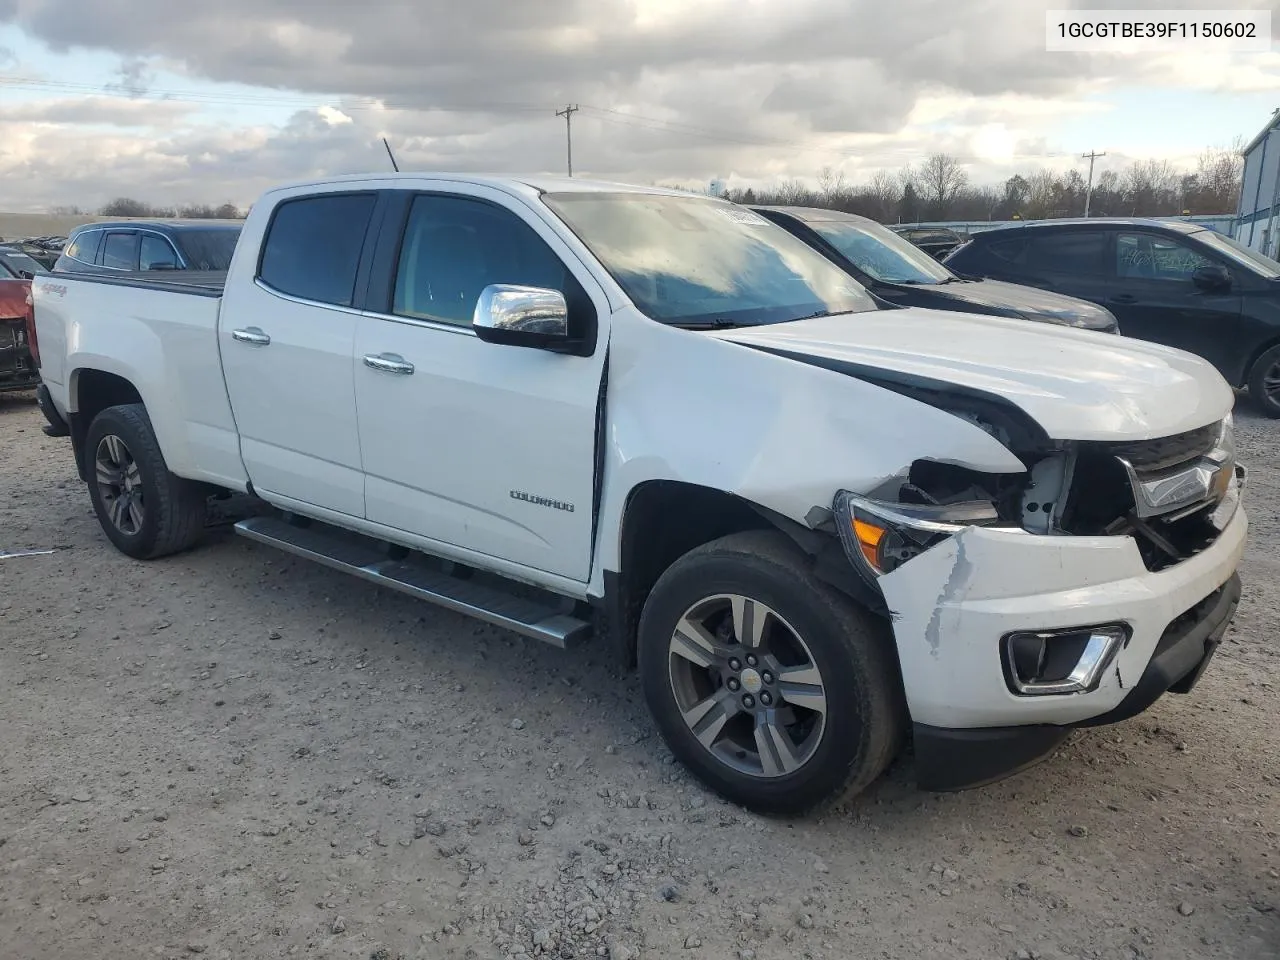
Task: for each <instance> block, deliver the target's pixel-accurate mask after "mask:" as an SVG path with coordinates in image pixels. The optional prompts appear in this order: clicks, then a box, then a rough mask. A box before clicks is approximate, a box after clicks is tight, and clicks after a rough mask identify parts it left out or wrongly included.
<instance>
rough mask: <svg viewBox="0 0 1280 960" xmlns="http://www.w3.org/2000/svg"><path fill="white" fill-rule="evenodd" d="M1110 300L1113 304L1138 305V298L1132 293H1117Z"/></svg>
mask: <svg viewBox="0 0 1280 960" xmlns="http://www.w3.org/2000/svg"><path fill="white" fill-rule="evenodd" d="M1110 299H1111V302H1112V303H1137V302H1138V298H1137V297H1135V296H1134V295H1133V294H1132V293H1117V294H1116V295H1115V296H1114V297H1111V298H1110Z"/></svg>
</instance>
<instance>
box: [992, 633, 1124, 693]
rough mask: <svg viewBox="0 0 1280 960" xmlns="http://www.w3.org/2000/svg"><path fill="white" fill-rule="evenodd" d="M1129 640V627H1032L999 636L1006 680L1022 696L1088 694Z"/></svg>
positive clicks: (1100, 680) (1099, 681) (1095, 686)
mask: <svg viewBox="0 0 1280 960" xmlns="http://www.w3.org/2000/svg"><path fill="white" fill-rule="evenodd" d="M1128 641H1129V626H1128V625H1127V624H1123V623H1109V624H1104V625H1102V626H1098V627H1073V628H1070V629H1067V630H1028V631H1022V632H1019V633H1010V634H1006V635H1005V637H1004V639H1003V640H1002V641H1001V647H1002V654H1003V660H1004V676H1005V682H1006V683H1008V685H1009V689H1010V690H1012V691H1013V692H1014V693H1016V694H1018V695H1019V696H1023V697H1048V696H1055V695H1062V694H1071V693H1089V692H1090V691H1093V690H1096V689H1097V688H1098V684H1100V683H1101V682H1102V675H1103V674H1104V673H1105V672H1106V670H1107V668H1108V667H1109V666H1111V663H1112V661H1113V660H1115V657H1116V654H1117V653H1119V652H1120V649H1121V647H1123V646H1124V645H1125V644H1126V643H1127V642H1128Z"/></svg>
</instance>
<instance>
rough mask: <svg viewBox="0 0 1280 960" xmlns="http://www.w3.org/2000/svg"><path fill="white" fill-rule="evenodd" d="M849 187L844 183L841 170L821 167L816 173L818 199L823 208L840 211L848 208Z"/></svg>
mask: <svg viewBox="0 0 1280 960" xmlns="http://www.w3.org/2000/svg"><path fill="white" fill-rule="evenodd" d="M849 195H850V190H849V185H848V184H847V183H846V182H845V179H844V171H843V170H833V169H832V168H831V167H823V168H822V170H821V171H820V172H819V173H818V199H819V201H820V202H821V204H822V205H823V206H824V207H829V208H831V209H836V210H841V209H844V208H845V207H846V206H848V203H849V199H850V196H849Z"/></svg>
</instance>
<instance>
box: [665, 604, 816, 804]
mask: <svg viewBox="0 0 1280 960" xmlns="http://www.w3.org/2000/svg"><path fill="white" fill-rule="evenodd" d="M668 674H669V677H670V681H671V690H672V692H673V693H674V695H675V700H676V704H677V706H678V707H679V710H680V713H681V715H682V716H683V717H684V722H685V724H686V725H687V726H688V727H689V729H690V731H691V732H692V733H693V735H694V736H695V737H696V738H697V740H698V742H699V743H701V744H702V746H703V748H704V749H706V750H708V751H709V752H710V753H712V754H713V755H714V756H715V757H716V758H717V759H719V760H720V761H721V762H722V763H724V764H726V765H727V766H729V767H731V768H733V769H734V770H737V771H738V772H740V773H744V774H747V775H749V776H753V777H760V778H768V779H772V778H776V777H783V776H787V775H788V774H792V773H795V772H796V771H797V770H799V769H800V768H801V767H803V766H804V765H805V764H806V763H808V762H809V760H811V759H812V757H813V754H814V752H815V751H816V750H817V748H818V744H819V743H820V742H821V740H822V736H823V733H824V731H825V729H826V716H827V697H826V689H825V686H824V684H823V680H822V674H821V672H820V671H819V669H818V665H817V662H816V661H815V660H814V657H813V654H812V652H811V651H810V650H809V647H808V645H807V644H806V643H805V642H804V639H803V638H802V637H801V636H800V634H799V633H798V632H797V631H796V630H795V629H794V628H793V627H792V626H791V625H790V624H789V623H787V621H786V620H784V619H783V618H782V617H781V616H779V615H778V613H777V612H776V611H774V610H772V609H771V608H769V607H768V606H766V605H765V604H763V603H760V602H759V601H756V600H753V599H751V598H750V597H744V596H739V595H736V594H721V595H717V596H713V597H708V598H706V599H704V600H701V601H699V602H698V603H696V604H694V605H693V606H692V607H690V608H689V609H688V610H687V611H686V612H685V614H684V616H683V617H681V618H680V620H679V622H678V623H677V624H676V629H675V631H674V633H673V634H672V636H671V642H670V647H669V666H668Z"/></svg>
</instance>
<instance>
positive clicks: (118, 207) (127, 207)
mask: <svg viewBox="0 0 1280 960" xmlns="http://www.w3.org/2000/svg"><path fill="white" fill-rule="evenodd" d="M152 210H153V208H152V206H151V204H149V203H143V202H142V201H141V200H134V199H133V198H132V197H116V198H115V199H114V200H112V201H111V202H110V203H108V204H106V205H105V206H104V207H103V208H102V210H101V211H100V213H101V214H102V216H104V217H151V216H154V214H153V213H152Z"/></svg>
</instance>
